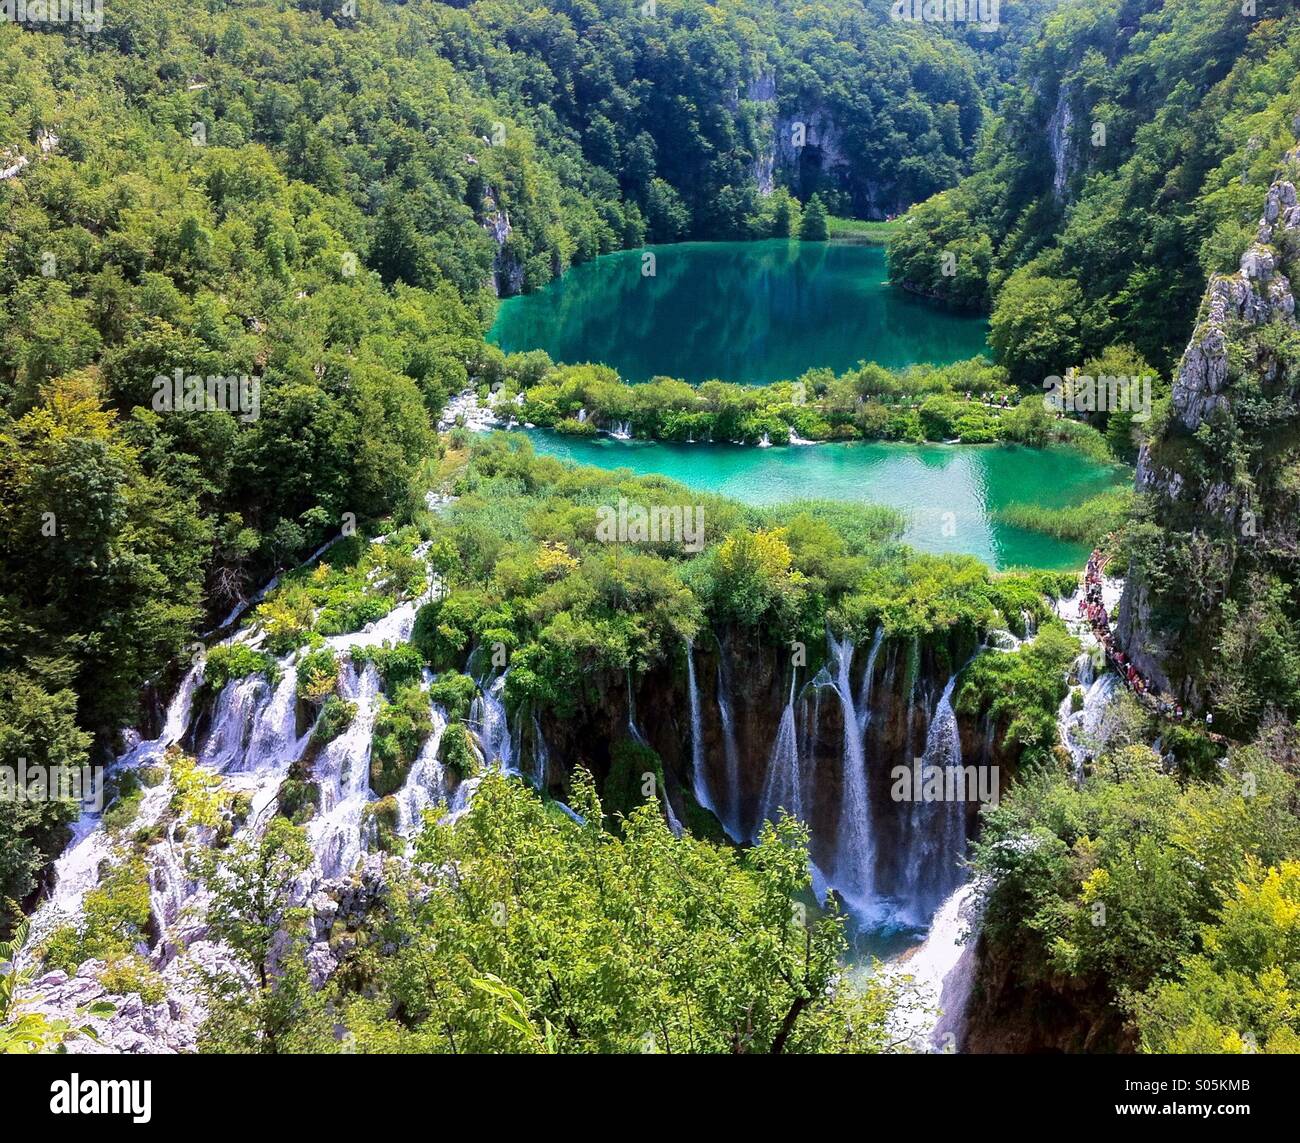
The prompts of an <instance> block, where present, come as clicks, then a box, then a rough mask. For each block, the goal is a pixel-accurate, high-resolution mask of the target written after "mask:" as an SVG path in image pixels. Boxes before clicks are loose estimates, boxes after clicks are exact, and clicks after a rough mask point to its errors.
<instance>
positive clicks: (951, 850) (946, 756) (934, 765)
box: [907, 675, 966, 923]
mask: <svg viewBox="0 0 1300 1143" xmlns="http://www.w3.org/2000/svg"><path fill="white" fill-rule="evenodd" d="M956 682H957V675H953V676H952V678H950V679H949V680H948V684H947V686H945V687H944V689H943V694H942V695H940V697H939V702H938V703H937V705H936V706H935V710H934V715H933V716H932V717H931V719H930V727H929V730H928V731H927V733H926V740H925V753H924V754H923V755H922V757H921V764H920V776H921V779H922V781H923V782H924V781H925V779H926V778H927V776H929V775H932V774H934V773H936V769H937V773H938V774H939V775H940V790H939V794H940V796H939V797H938V798H936V799H933V800H927V799H926V797H924V796H923V792H924V791H923V790H922V789H917V788H916V782H915V780H914V781H913V788H912V804H911V807H910V813H909V819H910V828H909V830H908V834H909V838H910V844H909V860H908V871H907V872H908V876H907V904H908V908H909V910H910V911H911V912H912V915H913V919H914V920H917V921H918V923H924V920H925V918H928V917H929V916H930V914H931V913H932V912H933V911H934V908H935V906H937V905H938V903H939V902H940V901H942V900H943V898H944V897H945V896H947V894H948V893H950V892H951V891H952V890H953V888H954V887H955V886H956V885H958V884H959V883H960V881H961V876H962V875H961V871H960V869H959V867H958V864H957V861H958V858H959V857H961V855H962V854H963V853H964V852H965V846H966V803H965V800H964V798H963V797H960V796H957V797H953V796H949V795H950V794H956V795H962V794H964V792H965V785H964V783H957V782H954V783H953V785H952V788H951V789H949V788H948V786H947V785H946V784H945V783H943V782H942V778H943V777H944V776H946V775H949V774H952V775H954V777H956V776H957V775H959V773H960V768H961V764H962V757H961V735H960V733H959V732H958V727H957V715H956V713H955V712H954V711H953V708H952V691H953V687H954V685H955V684H956ZM913 776H914V779H915V776H916V769H915V768H914V769H913Z"/></svg>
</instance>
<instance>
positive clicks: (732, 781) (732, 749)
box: [718, 655, 779, 839]
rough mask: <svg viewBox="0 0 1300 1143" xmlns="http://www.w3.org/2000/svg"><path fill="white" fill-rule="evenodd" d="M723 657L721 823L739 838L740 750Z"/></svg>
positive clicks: (720, 676) (720, 695) (720, 674)
mask: <svg viewBox="0 0 1300 1143" xmlns="http://www.w3.org/2000/svg"><path fill="white" fill-rule="evenodd" d="M724 658H725V655H719V656H718V718H719V719H720V720H721V722H722V751H723V756H724V757H725V759H726V762H727V810H726V817H725V820H724V822H723V824H724V826H725V828H726V830H727V833H728V834H729V835H730V836H731V837H732V838H735V839H740V838H741V837H743V836H744V834H743V832H742V830H741V822H740V751H739V750H738V749H737V747H736V726H735V723H734V722H733V720H732V717H731V699H730V696H729V694H728V690H727V674H726V671H724V670H723V667H722V660H723V659H724ZM778 737H779V735H778Z"/></svg>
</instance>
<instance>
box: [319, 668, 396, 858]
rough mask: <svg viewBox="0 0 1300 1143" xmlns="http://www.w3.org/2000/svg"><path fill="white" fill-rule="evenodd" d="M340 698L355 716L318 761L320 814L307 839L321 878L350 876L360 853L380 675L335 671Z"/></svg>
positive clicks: (373, 670)
mask: <svg viewBox="0 0 1300 1143" xmlns="http://www.w3.org/2000/svg"><path fill="white" fill-rule="evenodd" d="M338 687H339V693H340V694H341V695H342V696H343V698H344V699H346V700H347V701H349V702H352V703H355V704H356V708H357V712H356V714H355V715H354V716H353V719H352V721H351V722H350V723H349V724H348V727H347V729H346V730H345V731H344V732H343V733H342V734H340V735H339V736H338V737H337V738H335V739H334V741H332V742H330V743H329V744H328V745H327V746H326V747H325V748H324V749H323V750H322V751H321V752H320V754H319V755H318V756H317V758H316V763H315V766H314V776H315V779H316V784H317V786H318V788H319V789H320V812H319V813H317V814H316V816H315V817H313V818H312V820H311V821H310V822H308V824H307V835H308V837H309V838H310V840H311V848H312V852H313V853H315V855H316V866H317V868H318V870H319V872H320V875H321V876H322V877H339V876H341V875H342V874H344V873H346V872H348V871H350V870H351V869H352V867H353V866H354V865H355V864H356V862H357V859H358V858H359V857H360V856H361V852H362V837H361V819H362V815H363V814H364V812H365V808H366V806H367V804H369V802H370V798H371V795H370V742H371V735H372V733H373V731H374V725H375V714H376V711H377V709H378V695H379V672H378V671H376V670H375V665H374V664H373V663H367V664H366V666H365V668H364V669H363V670H362V672H361V674H360V676H358V675H357V673H356V670H355V668H353V667H352V666H351V665H348V666H346V667H345V668H344V669H343V670H341V671H340V672H339V683H338Z"/></svg>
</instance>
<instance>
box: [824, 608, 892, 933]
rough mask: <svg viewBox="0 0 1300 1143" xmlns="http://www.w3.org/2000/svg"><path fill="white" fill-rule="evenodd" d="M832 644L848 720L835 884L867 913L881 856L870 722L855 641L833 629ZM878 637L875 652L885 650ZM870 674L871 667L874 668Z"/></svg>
mask: <svg viewBox="0 0 1300 1143" xmlns="http://www.w3.org/2000/svg"><path fill="white" fill-rule="evenodd" d="M826 642H827V645H828V647H829V649H830V654H831V657H832V659H833V660H834V663H835V673H834V675H833V676H832V677H833V679H834V684H833V685H834V688H835V693H836V694H837V695H839V699H840V707H841V709H842V711H843V716H844V751H843V756H842V758H841V761H842V764H843V767H844V777H843V782H842V784H841V805H840V822H839V831H838V837H837V843H836V847H835V868H834V875H833V877H832V879H831V884H832V885H833V886H834V888H835V889H837V890H838V891H839V892H840V894H841V896H843V897H844V899H845V900H846V901H847V902H849V904H850V907H851V908H852V909H853V910H854V911H855V912H861V911H862V910H863V909H864V908H865V907H866V906H867V904H868V903H869V902H870V900H871V897H872V892H873V888H874V885H875V866H876V854H875V846H874V845H873V843H872V832H871V801H870V798H869V796H868V792H867V763H866V756H865V752H864V751H863V748H862V736H863V730H864V729H865V726H866V723H865V721H861V722H860V721H859V718H858V710H857V707H856V704H855V702H854V698H853V686H852V681H851V679H850V677H849V676H850V674H851V672H852V669H853V651H854V647H853V640H852V639H850V638H849V636H848V635H847V634H846V635H844V637H843V638H842V639H840V640H839V641H838V642H837V641H836V639H835V636H834V635H833V634H832V633H831V632H830V631H829V630H828V631H827V632H826ZM879 646H880V636H879V634H877V638H876V641H875V645H874V646H873V648H872V651H873V658H874V652H875V651H876V650H878V649H879ZM868 669H869V670H870V668H868Z"/></svg>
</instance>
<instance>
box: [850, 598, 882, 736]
mask: <svg viewBox="0 0 1300 1143" xmlns="http://www.w3.org/2000/svg"><path fill="white" fill-rule="evenodd" d="M884 640H885V627H884V624H881V626H879V627H877V628H876V634H875V637H874V638H873V639H872V640H871V650H870V651H868V652H867V666H866V669H865V670H864V671H863V672H862V682H861V683H859V684H858V699H857V704H856V705H857V710H858V733H859V734H865V733H866V730H867V724H868V723H869V722H870V721H871V691H872V679H873V677H874V676H875V673H876V656H877V655H878V654H880V645H881V643H883V642H884Z"/></svg>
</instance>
